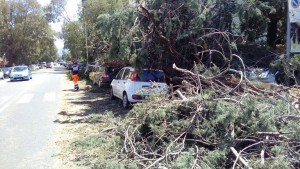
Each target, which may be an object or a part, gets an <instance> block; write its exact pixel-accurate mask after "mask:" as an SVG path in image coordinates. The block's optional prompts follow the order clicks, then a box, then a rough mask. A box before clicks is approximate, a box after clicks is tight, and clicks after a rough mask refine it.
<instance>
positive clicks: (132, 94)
mask: <svg viewBox="0 0 300 169" xmlns="http://www.w3.org/2000/svg"><path fill="white" fill-rule="evenodd" d="M156 89H159V91H161V92H162V93H163V94H167V92H168V85H167V84H166V83H165V74H164V72H163V71H162V70H153V69H143V70H142V71H140V72H139V71H137V70H136V69H134V68H132V67H124V68H122V69H121V70H120V71H119V72H118V74H117V75H116V77H115V79H113V80H112V82H111V93H110V97H111V99H114V98H119V99H122V105H123V107H124V108H128V107H129V105H130V103H136V102H141V101H142V100H143V99H145V96H149V95H151V94H153V91H154V90H156Z"/></svg>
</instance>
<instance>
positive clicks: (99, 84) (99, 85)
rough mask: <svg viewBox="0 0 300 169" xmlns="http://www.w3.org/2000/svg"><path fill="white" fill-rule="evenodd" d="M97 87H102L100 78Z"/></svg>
mask: <svg viewBox="0 0 300 169" xmlns="http://www.w3.org/2000/svg"><path fill="white" fill-rule="evenodd" d="M98 87H99V88H100V87H102V80H101V79H100V80H99V81H98Z"/></svg>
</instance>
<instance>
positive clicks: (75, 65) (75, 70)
mask: <svg viewBox="0 0 300 169" xmlns="http://www.w3.org/2000/svg"><path fill="white" fill-rule="evenodd" d="M78 74H79V65H78V63H77V61H73V65H72V67H71V75H72V79H73V82H74V89H75V90H79V86H78V80H79V75H78Z"/></svg>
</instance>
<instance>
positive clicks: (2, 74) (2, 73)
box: [0, 68, 4, 79]
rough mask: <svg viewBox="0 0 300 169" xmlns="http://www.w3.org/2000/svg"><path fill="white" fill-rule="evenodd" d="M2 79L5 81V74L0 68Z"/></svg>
mask: <svg viewBox="0 0 300 169" xmlns="http://www.w3.org/2000/svg"><path fill="white" fill-rule="evenodd" d="M0 79H4V72H3V70H2V69H1V68H0Z"/></svg>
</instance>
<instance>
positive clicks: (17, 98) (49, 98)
mask: <svg viewBox="0 0 300 169" xmlns="http://www.w3.org/2000/svg"><path fill="white" fill-rule="evenodd" d="M64 76H65V70H64V69H63V67H56V68H55V69H41V70H38V71H34V72H33V79H31V80H29V81H18V82H10V81H9V80H8V79H5V80H0V92H1V94H0V169H19V168H20V169H21V168H22V169H23V168H26V169H31V168H32V169H37V168H38V169H42V168H45V169H46V168H47V169H48V168H52V166H54V165H55V163H56V160H55V159H54V157H53V154H55V151H56V150H55V148H49V147H51V145H50V144H51V138H52V137H53V133H54V128H55V123H54V121H55V117H56V114H57V113H58V112H59V105H60V103H59V102H60V93H61V92H62V90H63V89H62V86H63V81H64Z"/></svg>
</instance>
